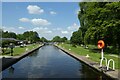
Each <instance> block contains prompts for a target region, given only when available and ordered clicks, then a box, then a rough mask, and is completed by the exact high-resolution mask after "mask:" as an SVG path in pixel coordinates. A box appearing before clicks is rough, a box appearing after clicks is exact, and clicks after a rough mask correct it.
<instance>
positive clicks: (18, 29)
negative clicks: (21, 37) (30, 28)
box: [2, 26, 27, 34]
mask: <svg viewBox="0 0 120 80" xmlns="http://www.w3.org/2000/svg"><path fill="white" fill-rule="evenodd" d="M2 29H3V30H4V31H8V32H15V33H17V34H19V33H23V32H25V31H27V29H25V28H24V27H10V26H9V27H7V26H3V27H2Z"/></svg>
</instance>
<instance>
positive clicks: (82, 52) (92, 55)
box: [59, 44, 120, 69]
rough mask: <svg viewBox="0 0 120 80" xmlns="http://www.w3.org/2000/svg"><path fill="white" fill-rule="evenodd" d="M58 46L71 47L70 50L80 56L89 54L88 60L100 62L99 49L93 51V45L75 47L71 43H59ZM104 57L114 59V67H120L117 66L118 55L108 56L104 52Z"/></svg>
mask: <svg viewBox="0 0 120 80" xmlns="http://www.w3.org/2000/svg"><path fill="white" fill-rule="evenodd" d="M59 46H61V47H63V48H65V49H67V50H69V49H71V52H74V53H76V54H79V55H81V56H86V55H87V54H88V55H89V56H90V57H89V59H90V60H93V61H95V62H100V58H101V53H100V51H98V52H94V51H91V48H96V47H95V46H91V47H90V45H89V48H88V49H86V48H84V47H81V46H76V47H73V46H72V45H70V44H59ZM104 57H105V58H107V59H108V60H109V59H113V60H114V61H115V69H120V67H119V66H118V65H119V64H118V61H119V59H118V57H114V56H110V54H109V53H104ZM103 64H104V65H105V62H103ZM110 67H112V64H110Z"/></svg>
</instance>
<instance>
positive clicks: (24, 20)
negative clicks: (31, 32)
mask: <svg viewBox="0 0 120 80" xmlns="http://www.w3.org/2000/svg"><path fill="white" fill-rule="evenodd" d="M19 21H21V22H29V21H30V20H29V19H28V18H20V19H19Z"/></svg>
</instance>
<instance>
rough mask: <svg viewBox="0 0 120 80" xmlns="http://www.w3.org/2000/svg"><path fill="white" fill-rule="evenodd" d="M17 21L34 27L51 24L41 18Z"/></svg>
mask: <svg viewBox="0 0 120 80" xmlns="http://www.w3.org/2000/svg"><path fill="white" fill-rule="evenodd" d="M19 21H21V22H30V23H32V24H33V25H36V26H46V25H50V24H51V23H50V22H49V21H47V20H46V19H41V18H38V19H36V18H34V19H28V18H20V19H19Z"/></svg>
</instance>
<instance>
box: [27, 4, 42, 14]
mask: <svg viewBox="0 0 120 80" xmlns="http://www.w3.org/2000/svg"><path fill="white" fill-rule="evenodd" d="M27 10H28V12H29V14H41V13H43V12H44V10H43V9H41V8H40V7H39V6H37V5H28V7H27Z"/></svg>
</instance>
